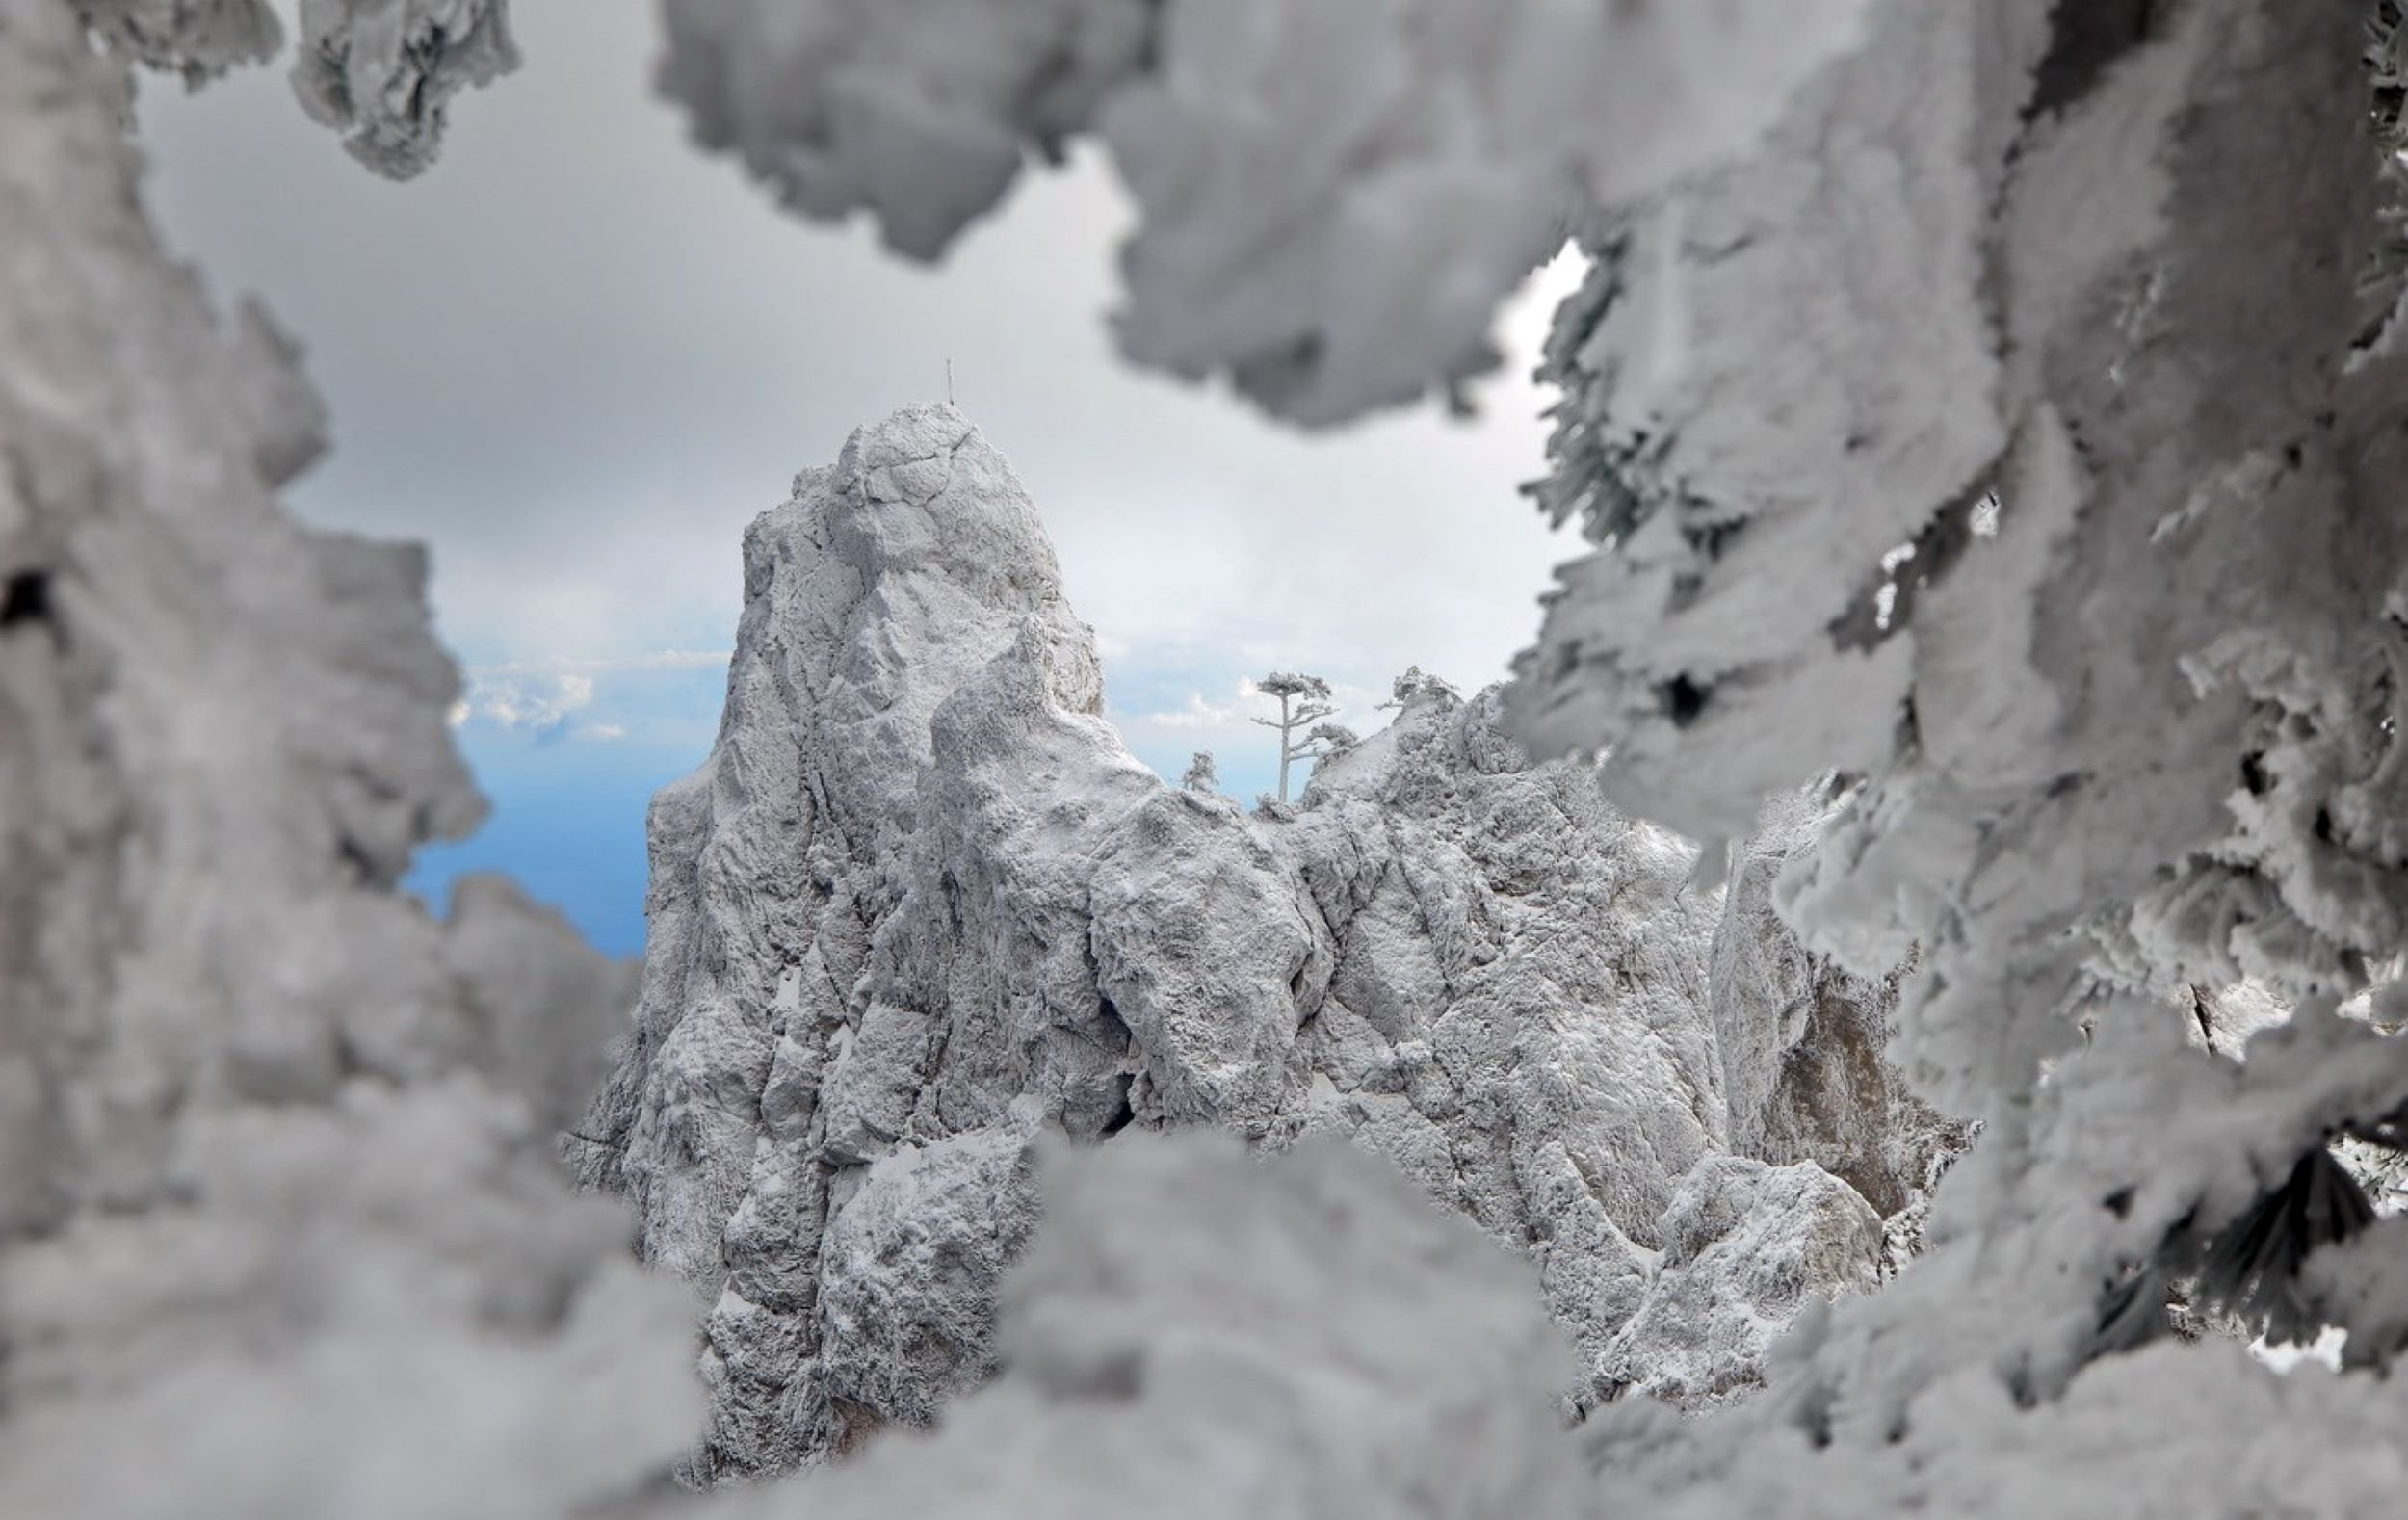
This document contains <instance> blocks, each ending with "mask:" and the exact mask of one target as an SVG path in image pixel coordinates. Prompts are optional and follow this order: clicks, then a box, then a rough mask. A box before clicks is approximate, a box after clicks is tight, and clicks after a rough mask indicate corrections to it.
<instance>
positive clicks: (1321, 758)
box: [1299, 723, 1363, 772]
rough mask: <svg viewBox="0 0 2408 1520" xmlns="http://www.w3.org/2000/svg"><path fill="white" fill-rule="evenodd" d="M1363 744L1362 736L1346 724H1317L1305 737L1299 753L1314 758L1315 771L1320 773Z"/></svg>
mask: <svg viewBox="0 0 2408 1520" xmlns="http://www.w3.org/2000/svg"><path fill="white" fill-rule="evenodd" d="M1362 742H1363V740H1362V736H1361V735H1359V734H1357V733H1356V732H1355V731H1354V730H1353V729H1351V728H1348V726H1347V725H1346V724H1344V723H1315V724H1314V725H1313V731H1312V732H1311V733H1309V734H1306V735H1305V736H1304V745H1303V747H1302V748H1301V750H1300V751H1299V752H1300V753H1301V754H1304V755H1308V756H1310V757H1311V758H1312V761H1313V769H1314V770H1315V771H1317V772H1318V771H1319V770H1321V768H1322V766H1323V765H1326V764H1327V763H1328V762H1330V761H1332V760H1335V759H1337V758H1338V757H1339V756H1340V755H1342V754H1345V753H1346V752H1347V751H1348V750H1349V749H1351V748H1353V747H1355V746H1356V745H1359V744H1361V743H1362Z"/></svg>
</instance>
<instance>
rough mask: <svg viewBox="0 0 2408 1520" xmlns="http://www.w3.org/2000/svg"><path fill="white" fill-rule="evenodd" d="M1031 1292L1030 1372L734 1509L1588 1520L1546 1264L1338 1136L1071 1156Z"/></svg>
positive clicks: (836, 1514)
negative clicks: (1542, 1289)
mask: <svg viewBox="0 0 2408 1520" xmlns="http://www.w3.org/2000/svg"><path fill="white" fill-rule="evenodd" d="M1043 1171H1044V1192H1045V1201H1046V1210H1047V1219H1046V1223H1045V1227H1044V1228H1043V1230H1042V1231H1041V1232H1040V1233H1039V1234H1038V1236H1037V1239H1036V1241H1035V1243H1034V1245H1032V1247H1031V1249H1030V1252H1029V1255H1028V1256H1027V1257H1026V1258H1025V1259H1024V1260H1023V1262H1022V1264H1021V1267H1020V1270H1019V1271H1018V1272H1017V1273H1016V1274H1015V1275H1014V1277H1013V1279H1012V1281H1011V1283H1010V1285H1009V1288H1008V1293H1007V1296H1006V1300H1005V1304H1004V1308H1003V1321H1002V1325H1001V1328H1000V1330H999V1338H1000V1340H1001V1342H1002V1344H1003V1346H1004V1348H1005V1350H1006V1352H1007V1357H1008V1363H1009V1366H1008V1371H1007V1372H1006V1373H1005V1374H1004V1376H1001V1377H1000V1378H998V1379H997V1380H996V1381H995V1382H994V1383H993V1384H991V1385H990V1386H988V1387H986V1388H984V1389H982V1390H981V1391H980V1392H978V1393H976V1394H973V1395H971V1396H970V1397H969V1398H967V1399H965V1400H963V1401H962V1402H960V1403H958V1404H956V1405H955V1407H954V1408H953V1409H951V1410H949V1411H948V1412H947V1414H946V1418H945V1423H944V1426H943V1428H941V1430H940V1431H939V1433H938V1434H937V1436H936V1437H935V1438H934V1439H926V1438H920V1437H916V1436H911V1435H903V1436H899V1437H896V1438H891V1439H887V1440H882V1441H879V1442H877V1443H876V1444H875V1445H873V1446H871V1447H870V1448H869V1449H868V1450H866V1451H865V1452H863V1453H862V1454H860V1455H858V1456H857V1457H855V1458H853V1459H852V1460H850V1461H847V1462H843V1463H840V1464H836V1465H834V1466H831V1467H828V1468H826V1469H824V1470H823V1471H821V1472H819V1473H816V1474H814V1475H812V1476H811V1477H810V1478H808V1479H807V1480H805V1481H804V1485H805V1486H804V1488H803V1491H802V1492H800V1493H796V1492H793V1491H791V1490H786V1489H783V1488H780V1487H775V1486H771V1487H764V1488H757V1489H753V1490H750V1491H744V1490H737V1491H733V1492H729V1493H725V1494H722V1495H720V1496H719V1497H717V1498H716V1499H715V1501H714V1502H713V1504H712V1506H711V1507H709V1508H708V1509H707V1510H705V1511H703V1512H705V1513H708V1514H711V1515H713V1516H714V1517H715V1520H746V1517H750V1516H759V1517H760V1520H772V1517H777V1516H785V1515H791V1514H796V1513H808V1514H810V1515H812V1516H814V1517H815V1520H887V1517H890V1516H895V1515H912V1516H931V1517H955V1516H960V1517H968V1516H973V1515H1027V1516H1039V1515H1042V1516H1047V1517H1051V1520H1111V1517H1113V1516H1120V1515H1131V1514H1139V1515H1146V1516H1150V1517H1158V1520H1225V1517H1228V1516H1232V1515H1245V1516H1250V1517H1256V1516H1258V1517H1262V1520H1358V1517H1362V1516H1389V1515H1395V1516H1405V1515H1428V1516H1445V1517H1447V1520H1575V1517H1579V1516H1584V1515H1587V1514H1589V1513H1591V1512H1592V1511H1591V1509H1590V1507H1589V1503H1590V1482H1589V1480H1588V1478H1587V1476H1586V1474H1584V1472H1583V1471H1582V1470H1581V1464H1580V1462H1579V1460H1578V1458H1577V1448H1576V1447H1575V1446H1574V1444H1573V1442H1572V1441H1570V1440H1569V1439H1567V1438H1566V1437H1565V1435H1564V1433H1563V1429H1562V1426H1561V1422H1560V1420H1559V1419H1558V1418H1557V1414H1556V1412H1555V1411H1554V1410H1553V1409H1551V1408H1550V1407H1549V1404H1550V1396H1551V1394H1552V1393H1553V1392H1554V1391H1555V1389H1556V1388H1557V1387H1558V1386H1560V1384H1561V1382H1562V1380H1563V1378H1564V1377H1565V1376H1567V1375H1568V1373H1569V1371H1570V1367H1569V1362H1570V1359H1569V1357H1568V1356H1567V1355H1566V1354H1565V1351H1564V1348H1563V1343H1562V1340H1561V1338H1560V1336H1559V1335H1558V1334H1557V1332H1556V1329H1555V1327H1554V1326H1553V1325H1551V1324H1550V1323H1548V1322H1547V1317H1546V1316H1545V1315H1544V1314H1543V1313H1541V1312H1540V1311H1539V1308H1538V1304H1537V1301H1536V1299H1535V1297H1533V1296H1532V1294H1531V1284H1530V1273H1529V1270H1528V1268H1527V1267H1526V1266H1524V1265H1523V1264H1522V1263H1521V1262H1519V1261H1516V1260H1515V1259H1514V1258H1513V1256H1511V1255H1510V1254H1508V1253H1507V1252H1506V1251H1505V1249H1504V1248H1502V1247H1500V1246H1499V1245H1497V1244H1496V1243H1494V1242H1492V1241H1486V1240H1482V1239H1481V1238H1480V1236H1479V1233H1478V1232H1477V1231H1476V1230H1474V1229H1473V1228H1472V1227H1471V1226H1470V1225H1469V1224H1467V1223H1465V1222H1464V1221H1463V1220H1460V1219H1449V1218H1447V1217H1446V1216H1444V1215H1443V1214H1441V1213H1440V1212H1438V1211H1436V1210H1433V1209H1431V1208H1429V1207H1428V1206H1427V1204H1426V1202H1425V1201H1424V1200H1423V1199H1421V1198H1419V1197H1417V1196H1416V1195H1415V1193H1414V1190H1413V1189H1412V1188H1411V1187H1410V1186H1408V1185H1407V1184H1406V1183H1405V1182H1403V1181H1402V1180H1401V1179H1400V1178H1399V1177H1398V1176H1397V1175H1396V1173H1395V1172H1394V1171H1393V1170H1392V1169H1390V1168H1388V1167H1386V1166H1381V1165H1380V1164H1379V1163H1377V1162H1375V1161H1372V1160H1370V1159H1369V1158H1366V1157H1363V1156H1361V1155H1357V1154H1352V1153H1349V1152H1348V1149H1347V1148H1346V1147H1345V1146H1343V1145H1339V1144H1336V1143H1333V1142H1330V1141H1327V1140H1306V1141H1305V1142H1303V1143H1302V1144H1300V1145H1298V1146H1297V1147H1296V1149H1295V1150H1294V1151H1293V1152H1291V1153H1289V1154H1287V1155H1284V1156H1281V1157H1278V1158H1277V1159H1275V1160H1273V1161H1272V1162H1271V1163H1270V1164H1269V1165H1268V1166H1261V1165H1257V1164H1255V1163H1254V1162H1253V1161H1251V1160H1250V1159H1248V1158H1247V1157H1245V1156H1244V1155H1243V1153H1242V1152H1241V1150H1240V1147H1239V1145H1238V1144H1237V1142H1236V1141H1234V1140H1230V1139H1229V1138H1227V1137H1225V1136H1214V1135H1203V1134H1192V1133H1191V1134H1187V1135H1180V1136H1175V1137H1174V1136H1153V1135H1143V1136H1139V1135H1132V1136H1131V1137H1130V1138H1129V1139H1128V1140H1124V1141H1120V1142H1116V1143H1114V1144H1112V1145H1108V1146H1104V1147H1101V1148H1097V1149H1088V1150H1084V1151H1073V1150H1072V1149H1071V1148H1070V1147H1067V1146H1062V1147H1060V1150H1059V1151H1058V1152H1057V1153H1056V1154H1055V1155H1053V1156H1051V1157H1049V1158H1048V1159H1047V1162H1046V1165H1045V1166H1044V1168H1043Z"/></svg>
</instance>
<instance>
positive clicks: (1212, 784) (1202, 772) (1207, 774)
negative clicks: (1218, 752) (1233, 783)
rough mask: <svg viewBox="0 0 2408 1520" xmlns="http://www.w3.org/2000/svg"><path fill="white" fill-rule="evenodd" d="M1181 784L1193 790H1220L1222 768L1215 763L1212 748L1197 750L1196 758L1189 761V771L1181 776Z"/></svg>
mask: <svg viewBox="0 0 2408 1520" xmlns="http://www.w3.org/2000/svg"><path fill="white" fill-rule="evenodd" d="M1179 784H1180V785H1181V786H1182V787H1185V788H1186V789H1187V790H1189V791H1191V792H1217V791H1219V790H1220V770H1219V768H1218V767H1217V766H1215V765H1214V764H1213V752H1212V751H1211V750H1210V749H1198V750H1197V751H1196V752H1195V758H1194V759H1192V760H1190V761H1189V762H1188V773H1187V774H1185V775H1183V776H1181V777H1180V778H1179Z"/></svg>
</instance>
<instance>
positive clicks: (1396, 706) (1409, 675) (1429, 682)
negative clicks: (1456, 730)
mask: <svg viewBox="0 0 2408 1520" xmlns="http://www.w3.org/2000/svg"><path fill="white" fill-rule="evenodd" d="M1462 700H1463V694H1462V693H1460V692H1458V691H1456V690H1455V689H1454V683H1453V682H1452V681H1449V680H1447V679H1446V678H1445V677H1443V676H1436V675H1430V674H1427V673H1426V672H1425V671H1424V670H1423V669H1422V668H1421V667H1420V666H1418V665H1408V666H1406V667H1405V668H1404V673H1403V674H1402V675H1400V676H1398V677H1397V678H1396V680H1394V681H1393V682H1391V683H1389V687H1388V700H1386V701H1384V702H1382V703H1380V704H1379V706H1380V710H1381V711H1382V712H1387V711H1391V710H1394V711H1398V712H1401V711H1403V710H1404V709H1406V708H1409V707H1419V706H1422V705H1424V704H1435V705H1437V706H1439V707H1442V708H1443V707H1454V706H1457V705H1459V704H1461V702H1462Z"/></svg>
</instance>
